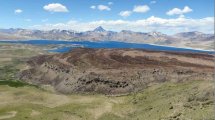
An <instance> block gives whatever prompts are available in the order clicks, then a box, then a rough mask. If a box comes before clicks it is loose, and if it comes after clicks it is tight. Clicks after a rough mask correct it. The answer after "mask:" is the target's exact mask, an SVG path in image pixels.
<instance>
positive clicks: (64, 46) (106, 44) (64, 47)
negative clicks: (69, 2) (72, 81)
mask: <svg viewBox="0 0 215 120" xmlns="http://www.w3.org/2000/svg"><path fill="white" fill-rule="evenodd" d="M0 43H21V44H31V45H61V47H57V48H56V49H53V50H49V51H50V52H68V51H70V50H71V49H73V48H75V47H87V48H134V49H148V50H162V51H178V52H202V53H214V51H204V50H195V49H188V48H176V47H168V46H158V45H151V44H139V43H125V42H116V41H100V42H90V41H78V42H74V41H60V40H27V41H14V40H13V41H12V40H11V41H0ZM69 45H71V46H69Z"/></svg>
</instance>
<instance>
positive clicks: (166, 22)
mask: <svg viewBox="0 0 215 120" xmlns="http://www.w3.org/2000/svg"><path fill="white" fill-rule="evenodd" d="M213 25H214V17H206V18H202V19H192V18H185V17H179V18H175V19H164V18H159V17H154V16H151V17H149V18H147V19H141V20H135V21H126V20H99V21H91V22H79V21H69V22H67V23H57V24H43V25H34V26H31V27H30V28H31V29H42V30H50V29H66V30H75V31H88V30H92V29H94V28H96V27H98V26H103V27H104V28H105V29H107V30H113V31H121V30H132V31H137V32H150V31H161V32H163V33H166V34H174V33H178V32H185V31H200V32H205V33H213V32H214V27H213Z"/></svg>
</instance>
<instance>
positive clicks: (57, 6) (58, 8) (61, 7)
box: [43, 3, 69, 12]
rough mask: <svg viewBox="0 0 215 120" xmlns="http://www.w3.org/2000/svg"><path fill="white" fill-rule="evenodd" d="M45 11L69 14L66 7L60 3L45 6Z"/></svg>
mask: <svg viewBox="0 0 215 120" xmlns="http://www.w3.org/2000/svg"><path fill="white" fill-rule="evenodd" d="M43 9H45V10H47V11H49V12H69V11H68V9H67V8H66V6H64V5H62V4H60V3H51V4H48V5H45V6H44V7H43Z"/></svg>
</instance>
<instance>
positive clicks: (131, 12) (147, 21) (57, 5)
mask: <svg viewBox="0 0 215 120" xmlns="http://www.w3.org/2000/svg"><path fill="white" fill-rule="evenodd" d="M0 2H1V3H0V18H1V19H0V28H27V29H72V30H76V31H85V30H90V29H93V28H95V27H96V26H97V25H101V26H103V27H104V28H106V29H109V30H115V31H120V30H122V29H126V30H133V31H143V32H149V31H160V32H164V33H169V34H171V33H174V32H172V31H175V32H181V31H202V32H207V33H213V29H214V28H213V24H214V0H1V1H0ZM185 23H187V24H185ZM197 23H200V24H199V25H198V24H197ZM190 24H191V25H190Z"/></svg>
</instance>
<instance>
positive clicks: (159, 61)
mask: <svg viewBox="0 0 215 120" xmlns="http://www.w3.org/2000/svg"><path fill="white" fill-rule="evenodd" d="M28 64H29V66H30V68H29V69H27V70H24V71H22V72H21V73H20V79H22V80H24V81H26V82H29V83H33V84H37V85H41V84H47V85H51V86H53V87H54V88H55V90H56V91H58V92H61V93H103V94H108V95H111V94H114V95H116V94H127V93H131V92H136V91H140V90H144V88H146V87H147V86H149V85H150V84H153V83H159V82H165V81H171V82H183V81H189V80H212V79H213V68H214V63H213V55H210V54H202V53H180V52H164V51H149V50H137V49H88V48H77V49H74V50H72V51H71V52H68V53H63V54H55V55H43V56H38V57H34V58H32V59H30V60H29V61H28Z"/></svg>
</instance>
